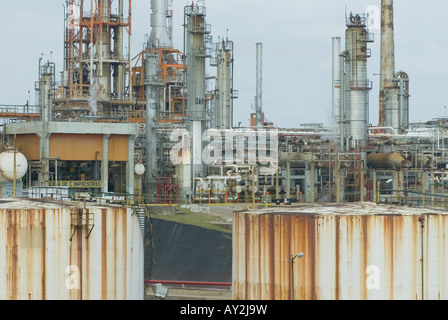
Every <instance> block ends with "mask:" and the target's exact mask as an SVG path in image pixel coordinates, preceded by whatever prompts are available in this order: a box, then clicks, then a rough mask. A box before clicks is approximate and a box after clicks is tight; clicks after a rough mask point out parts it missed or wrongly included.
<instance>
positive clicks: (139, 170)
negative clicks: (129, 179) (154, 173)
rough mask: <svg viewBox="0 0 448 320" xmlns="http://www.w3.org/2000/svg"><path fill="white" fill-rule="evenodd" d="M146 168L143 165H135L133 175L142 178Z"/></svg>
mask: <svg viewBox="0 0 448 320" xmlns="http://www.w3.org/2000/svg"><path fill="white" fill-rule="evenodd" d="M145 171H146V168H145V165H144V164H143V163H137V164H136V165H135V174H136V175H138V176H142V175H144V174H145Z"/></svg>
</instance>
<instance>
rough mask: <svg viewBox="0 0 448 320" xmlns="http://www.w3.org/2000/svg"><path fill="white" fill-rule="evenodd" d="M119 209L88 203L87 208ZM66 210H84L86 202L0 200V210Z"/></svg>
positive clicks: (22, 199) (107, 205) (23, 199)
mask: <svg viewBox="0 0 448 320" xmlns="http://www.w3.org/2000/svg"><path fill="white" fill-rule="evenodd" d="M110 207H117V206H116V205H109V204H105V205H98V204H95V203H90V202H86V208H87V209H90V208H110ZM61 208H62V209H64V208H73V209H77V208H79V209H82V208H84V202H82V203H81V202H79V205H78V203H77V202H68V201H64V202H63V203H62V202H60V201H59V202H58V201H48V200H39V199H27V198H26V199H25V198H17V199H0V209H2V210H5V209H6V210H20V209H25V210H32V209H61Z"/></svg>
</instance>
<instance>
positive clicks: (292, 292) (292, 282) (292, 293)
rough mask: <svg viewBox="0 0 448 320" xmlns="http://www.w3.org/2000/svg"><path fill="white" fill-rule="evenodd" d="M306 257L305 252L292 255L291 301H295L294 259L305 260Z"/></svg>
mask: <svg viewBox="0 0 448 320" xmlns="http://www.w3.org/2000/svg"><path fill="white" fill-rule="evenodd" d="M304 255H305V254H304V253H303V252H300V253H296V254H292V255H291V300H294V259H295V258H303V256H304Z"/></svg>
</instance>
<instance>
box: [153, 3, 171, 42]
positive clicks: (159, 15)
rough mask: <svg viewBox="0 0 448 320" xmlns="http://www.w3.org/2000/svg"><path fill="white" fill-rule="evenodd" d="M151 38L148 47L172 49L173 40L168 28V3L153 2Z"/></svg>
mask: <svg viewBox="0 0 448 320" xmlns="http://www.w3.org/2000/svg"><path fill="white" fill-rule="evenodd" d="M151 9H152V12H151V36H150V38H149V43H148V47H150V48H171V47H172V43H171V38H170V34H169V32H168V27H167V13H168V11H167V1H166V0H151Z"/></svg>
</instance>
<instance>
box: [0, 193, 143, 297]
mask: <svg viewBox="0 0 448 320" xmlns="http://www.w3.org/2000/svg"><path fill="white" fill-rule="evenodd" d="M130 210H131V209H127V208H124V207H118V206H94V205H90V206H89V205H87V206H86V207H85V208H84V206H83V207H82V208H78V207H76V206H69V205H66V204H64V205H63V204H61V203H55V202H45V201H41V200H27V199H17V200H0V299H1V300H128V299H130V300H142V299H143V296H144V273H143V265H144V256H143V254H144V253H143V240H142V239H143V238H142V231H141V229H140V225H139V221H138V217H137V216H136V215H133V214H132V212H131V211H130Z"/></svg>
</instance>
